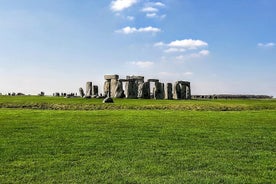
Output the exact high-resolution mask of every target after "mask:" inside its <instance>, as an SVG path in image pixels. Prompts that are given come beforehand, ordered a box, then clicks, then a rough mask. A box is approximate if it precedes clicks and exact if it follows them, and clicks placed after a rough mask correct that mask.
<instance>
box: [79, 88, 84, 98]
mask: <svg viewBox="0 0 276 184" xmlns="http://www.w3.org/2000/svg"><path fill="white" fill-rule="evenodd" d="M79 93H80V96H81V97H84V96H85V94H84V91H83V89H82V88H79Z"/></svg>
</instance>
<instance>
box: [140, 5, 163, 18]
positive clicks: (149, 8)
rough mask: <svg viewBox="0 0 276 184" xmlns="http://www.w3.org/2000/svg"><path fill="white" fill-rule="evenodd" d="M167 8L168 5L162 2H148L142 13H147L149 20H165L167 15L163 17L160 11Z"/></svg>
mask: <svg viewBox="0 0 276 184" xmlns="http://www.w3.org/2000/svg"><path fill="white" fill-rule="evenodd" d="M165 7H166V5H165V4H164V3H162V2H147V3H145V4H144V8H142V9H141V11H142V12H145V13H146V17H147V18H159V19H164V18H165V17H166V14H163V15H161V14H160V13H159V11H160V9H162V8H165Z"/></svg>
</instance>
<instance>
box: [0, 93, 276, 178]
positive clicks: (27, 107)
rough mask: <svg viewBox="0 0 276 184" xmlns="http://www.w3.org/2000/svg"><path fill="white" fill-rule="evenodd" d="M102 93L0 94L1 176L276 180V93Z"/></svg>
mask: <svg viewBox="0 0 276 184" xmlns="http://www.w3.org/2000/svg"><path fill="white" fill-rule="evenodd" d="M101 101H102V100H100V99H90V100H86V99H78V98H76V99H64V98H53V97H4V96H2V97H0V107H1V108H0V183H276V101H275V100H213V101H209V100H191V101H176V100H174V101H167V100H163V101H155V100H123V99H115V103H114V104H102V103H101ZM53 109H55V110H53ZM57 109H61V110H57Z"/></svg>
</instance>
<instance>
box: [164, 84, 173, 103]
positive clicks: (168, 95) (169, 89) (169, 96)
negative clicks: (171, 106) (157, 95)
mask: <svg viewBox="0 0 276 184" xmlns="http://www.w3.org/2000/svg"><path fill="white" fill-rule="evenodd" d="M165 99H166V100H171V99H173V93H172V83H167V85H166V87H165Z"/></svg>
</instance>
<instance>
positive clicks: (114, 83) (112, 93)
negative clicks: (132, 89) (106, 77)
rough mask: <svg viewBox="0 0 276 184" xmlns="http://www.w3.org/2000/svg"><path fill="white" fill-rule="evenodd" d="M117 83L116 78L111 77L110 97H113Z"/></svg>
mask: <svg viewBox="0 0 276 184" xmlns="http://www.w3.org/2000/svg"><path fill="white" fill-rule="evenodd" d="M118 85H119V81H118V79H111V81H110V90H111V92H110V97H112V98H114V97H115V93H116V88H117V86H118Z"/></svg>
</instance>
